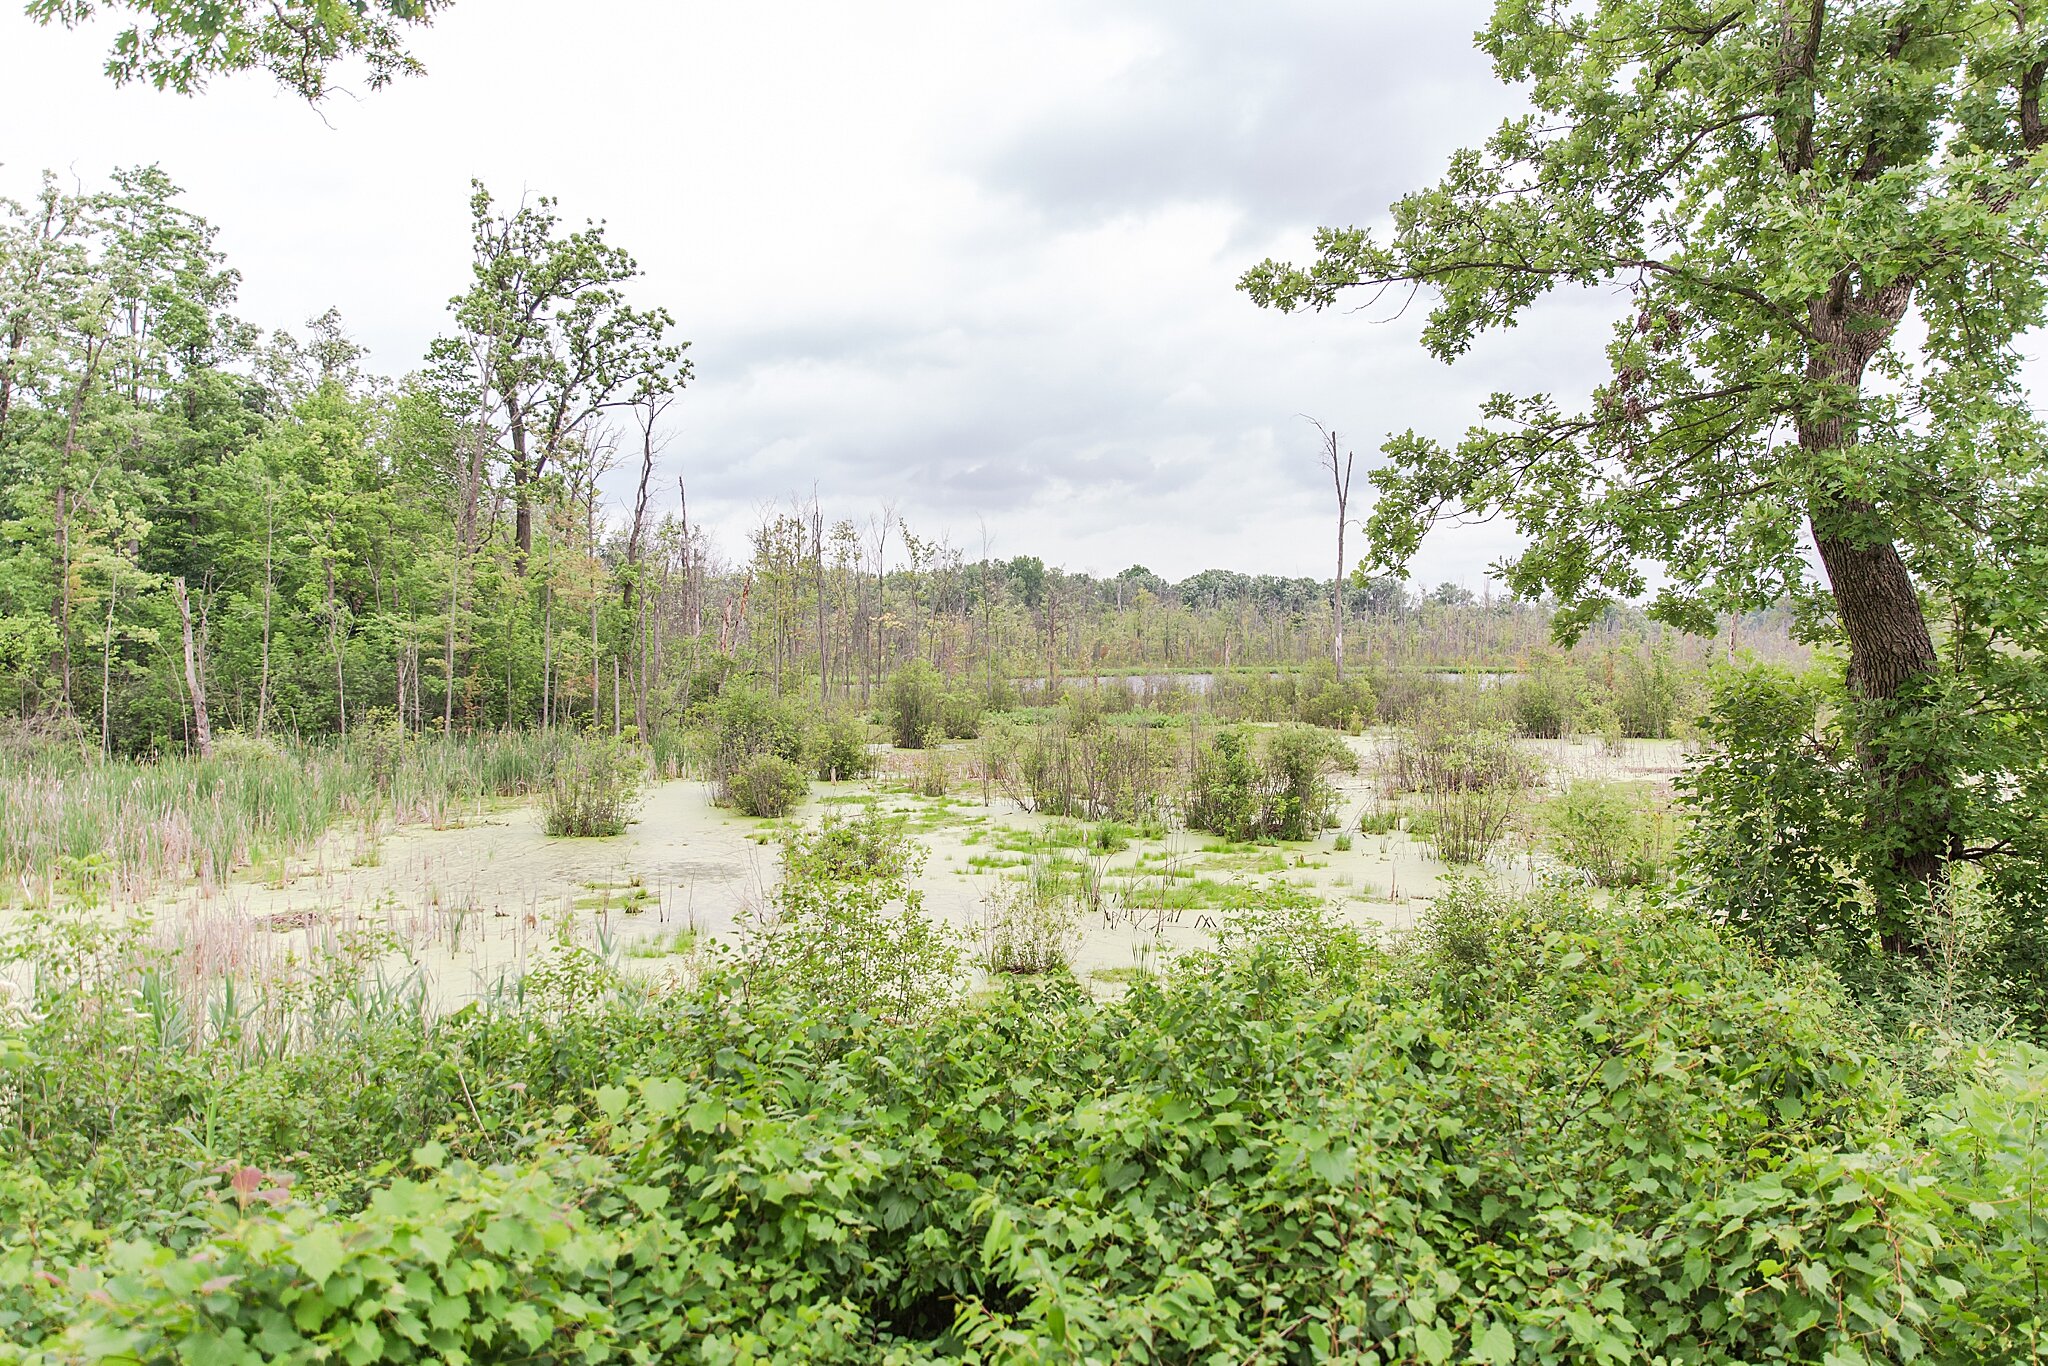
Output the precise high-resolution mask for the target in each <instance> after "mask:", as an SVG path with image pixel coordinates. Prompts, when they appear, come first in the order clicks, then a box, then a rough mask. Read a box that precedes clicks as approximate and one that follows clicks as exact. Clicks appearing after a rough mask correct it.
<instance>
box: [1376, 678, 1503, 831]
mask: <svg viewBox="0 0 2048 1366" xmlns="http://www.w3.org/2000/svg"><path fill="white" fill-rule="evenodd" d="M1537 777H1538V767H1537V764H1536V761H1535V760H1534V759H1532V758H1531V757H1530V756H1529V755H1527V754H1525V753H1523V752H1522V750H1521V749H1520V747H1518V746H1517V745H1516V744H1515V742H1514V740H1513V739H1512V738H1510V737H1509V736H1508V735H1507V734H1505V733H1504V732H1502V731H1499V730H1487V729H1477V728H1473V727H1472V725H1471V723H1470V717H1469V715H1468V714H1461V713H1460V711H1458V710H1456V709H1453V708H1451V707H1448V706H1442V705H1439V706H1437V707H1432V708H1430V709H1428V710H1426V711H1425V712H1424V713H1423V714H1422V715H1421V716H1420V717H1418V718H1417V721H1416V723H1415V725H1414V726H1413V727H1412V728H1410V729H1407V730H1404V731H1402V732H1401V733H1400V734H1399V735H1397V736H1396V738H1395V742H1394V745H1393V746H1392V748H1391V749H1390V750H1388V751H1387V753H1386V754H1385V755H1384V756H1383V758H1382V759H1381V763H1380V783H1381V786H1382V787H1383V788H1385V789H1386V790H1387V791H1389V792H1395V793H1401V792H1415V793H1419V794H1420V795H1421V798H1422V810H1421V811H1420V812H1419V813H1416V814H1417V815H1421V816H1426V817H1427V818H1428V819H1427V823H1426V828H1425V824H1424V822H1423V821H1421V820H1417V819H1413V818H1411V820H1410V824H1409V829H1410V831H1411V832H1413V833H1415V834H1418V835H1420V834H1424V833H1426V834H1427V835H1428V837H1429V839H1430V841H1431V842H1432V843H1433V844H1434V845H1435V847H1436V852H1437V857H1439V858H1441V859H1442V860H1443V861H1444V862H1445V863H1450V864H1471V863H1478V862H1480V861H1481V860H1483V859H1484V858H1485V857H1486V856H1487V855H1488V854H1489V853H1491V852H1492V850H1493V848H1494V846H1495V845H1496V844H1498V843H1499V842H1500V840H1501V838H1502V836H1504V835H1505V834H1506V833H1507V831H1508V828H1509V826H1510V825H1511V824H1512V823H1513V822H1514V820H1515V818H1516V817H1517V816H1518V815H1519V814H1520V813H1521V811H1522V809H1523V807H1524V806H1525V805H1526V803H1527V800H1528V789H1529V788H1530V787H1531V786H1533V785H1534V784H1535V782H1536V781H1537Z"/></svg>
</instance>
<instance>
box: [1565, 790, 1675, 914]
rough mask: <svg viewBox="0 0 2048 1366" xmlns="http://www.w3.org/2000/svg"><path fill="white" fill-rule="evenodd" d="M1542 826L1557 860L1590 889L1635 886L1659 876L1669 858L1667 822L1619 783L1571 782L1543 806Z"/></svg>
mask: <svg viewBox="0 0 2048 1366" xmlns="http://www.w3.org/2000/svg"><path fill="white" fill-rule="evenodd" d="M1543 823H1544V825H1545V827H1546V828H1547V829H1548V830H1549V833H1550V839H1551V846H1552V848H1553V849H1554V850H1555V851H1556V853H1557V857H1558V859H1559V861H1560V862H1562V863H1563V864H1564V865H1565V866H1566V867H1568V868H1573V869H1576V870H1578V871H1579V872H1581V873H1584V874H1585V875H1586V876H1587V877H1588V878H1590V879H1592V882H1593V885H1594V886H1596V887H1640V886H1642V885H1643V884H1645V883H1648V882H1652V881H1654V880H1656V879H1657V878H1658V877H1659V876H1661V875H1662V874H1663V872H1664V868H1665V865H1666V864H1667V863H1668V861H1669V860H1670V857H1671V845H1672V833H1673V832H1672V830H1671V828H1670V822H1669V818H1668V817H1667V816H1666V815H1665V813H1664V812H1663V811H1662V810H1660V809H1658V808H1657V807H1656V806H1655V805H1653V804H1652V802H1651V800H1650V799H1649V797H1648V796H1647V794H1645V793H1643V792H1641V791H1639V790H1638V789H1636V788H1633V787H1630V786H1628V785H1625V784H1622V783H1609V782H1598V781H1594V780H1591V779H1578V780H1576V781H1574V782H1572V783H1571V784H1570V785H1569V786H1567V787H1566V788H1565V790H1564V791H1563V792H1562V793H1561V794H1559V795H1558V797H1557V798H1556V799H1555V800H1554V801H1552V802H1551V803H1550V804H1549V805H1548V806H1547V807H1546V808H1545V810H1544V812H1543Z"/></svg>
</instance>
